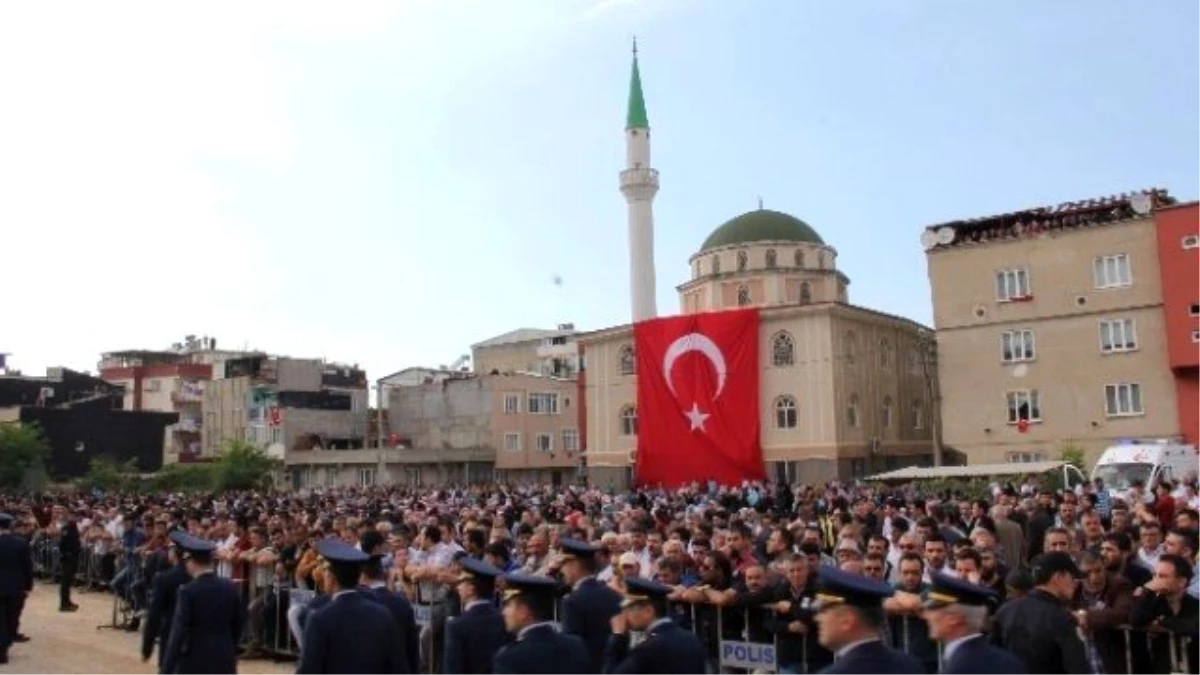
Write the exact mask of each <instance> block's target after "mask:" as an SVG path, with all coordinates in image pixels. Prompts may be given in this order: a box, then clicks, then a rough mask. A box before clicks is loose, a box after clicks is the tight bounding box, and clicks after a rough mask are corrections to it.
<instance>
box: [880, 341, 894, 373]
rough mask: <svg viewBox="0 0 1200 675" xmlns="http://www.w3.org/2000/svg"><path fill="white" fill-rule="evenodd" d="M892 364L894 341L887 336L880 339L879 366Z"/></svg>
mask: <svg viewBox="0 0 1200 675" xmlns="http://www.w3.org/2000/svg"><path fill="white" fill-rule="evenodd" d="M890 365H892V343H891V342H889V341H888V339H887V338H882V339H881V340H879V367H880V368H887V367H888V366H890Z"/></svg>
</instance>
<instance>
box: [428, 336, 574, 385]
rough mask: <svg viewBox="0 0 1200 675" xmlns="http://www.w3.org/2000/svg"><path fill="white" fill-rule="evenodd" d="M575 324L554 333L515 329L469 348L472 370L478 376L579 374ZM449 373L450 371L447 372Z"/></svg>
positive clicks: (564, 377) (570, 375)
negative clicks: (472, 364)
mask: <svg viewBox="0 0 1200 675" xmlns="http://www.w3.org/2000/svg"><path fill="white" fill-rule="evenodd" d="M576 335H578V332H577V331H576V330H575V324H571V323H564V324H559V326H558V327H557V328H556V329H554V330H550V329H545V328H519V329H517V330H514V331H510V332H508V333H505V334H503V335H498V336H496V337H494V338H491V339H489V340H484V341H483V342H480V343H478V344H475V345H472V346H471V356H472V361H473V363H474V368H473V370H474V371H475V372H476V373H479V374H481V375H486V374H493V375H503V374H506V373H530V374H534V375H545V376H548V377H558V378H562V379H571V378H574V377H575V376H576V375H578V374H579V349H578V345H577V344H576V341H575V337H576ZM451 370H453V368H452V369H451Z"/></svg>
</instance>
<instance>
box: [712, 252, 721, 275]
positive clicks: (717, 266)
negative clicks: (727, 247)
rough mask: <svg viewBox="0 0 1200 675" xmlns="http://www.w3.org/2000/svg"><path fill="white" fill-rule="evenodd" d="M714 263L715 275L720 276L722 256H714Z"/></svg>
mask: <svg viewBox="0 0 1200 675" xmlns="http://www.w3.org/2000/svg"><path fill="white" fill-rule="evenodd" d="M712 261H713V274H720V273H721V256H719V255H714V256H713V257H712Z"/></svg>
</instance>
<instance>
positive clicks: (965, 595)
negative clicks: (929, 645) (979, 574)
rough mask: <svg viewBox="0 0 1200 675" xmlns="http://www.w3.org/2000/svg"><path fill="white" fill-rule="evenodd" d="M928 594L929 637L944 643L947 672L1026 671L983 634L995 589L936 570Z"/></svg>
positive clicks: (943, 670)
mask: <svg viewBox="0 0 1200 675" xmlns="http://www.w3.org/2000/svg"><path fill="white" fill-rule="evenodd" d="M930 581H931V585H930V588H929V592H928V593H927V594H926V596H925V603H924V604H925V621H926V622H928V623H929V637H931V638H933V639H934V640H937V641H938V642H941V643H942V647H943V648H944V650H945V651H944V653H943V665H942V672H943V673H947V674H949V673H1024V672H1026V669H1025V664H1024V663H1023V662H1022V661H1021V659H1018V658H1017V657H1016V656H1014V655H1012V654H1010V653H1009V652H1006V651H1004V650H1003V649H1000V648H999V647H996V646H993V645H991V644H990V643H989V642H988V640H987V638H985V637H984V636H983V623H984V621H986V620H987V615H988V606H989V604H990V603H991V602H992V601H993V597H994V596H995V592H994V591H993V590H992V589H990V588H987V587H985V586H979V585H976V584H972V583H970V582H967V581H963V580H961V579H957V578H955V577H950V576H946V575H945V574H942V573H941V572H934V573H933V575H932V577H931V579H930Z"/></svg>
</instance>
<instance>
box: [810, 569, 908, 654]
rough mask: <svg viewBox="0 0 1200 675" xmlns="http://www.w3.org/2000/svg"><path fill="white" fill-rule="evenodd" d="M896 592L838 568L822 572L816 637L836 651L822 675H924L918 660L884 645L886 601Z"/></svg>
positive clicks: (818, 582)
mask: <svg viewBox="0 0 1200 675" xmlns="http://www.w3.org/2000/svg"><path fill="white" fill-rule="evenodd" d="M893 593H894V590H893V589H892V587H891V586H888V585H887V584H884V583H880V582H877V581H872V580H870V579H867V578H865V577H862V576H859V575H857V574H853V573H851V572H844V571H842V570H839V569H837V568H835V567H822V568H821V571H820V572H819V574H818V576H817V603H816V611H817V629H818V632H819V635H818V637H817V639H818V640H820V642H821V645H822V646H824V647H825V648H826V649H828V650H829V651H831V652H833V663H832V664H830V665H829V666H827V667H825V668H823V669H822V670H821V671H820V672H822V673H911V674H912V675H919V674H921V673H924V672H925V669H924V668H922V667H921V664H920V663H919V662H918V661H917V660H916V659H914V658H912V657H911V656H908V655H907V654H905V653H903V652H899V651H896V650H894V649H891V648H890V647H888V646H887V645H885V644H884V643H883V638H882V631H883V626H884V623H885V619H884V612H883V601H884V599H885V598H888V597H891V595H892V594H893Z"/></svg>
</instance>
